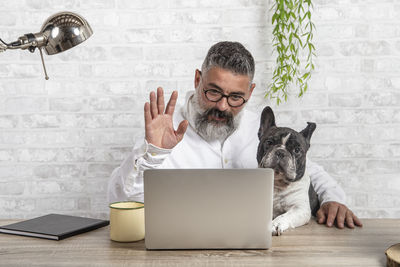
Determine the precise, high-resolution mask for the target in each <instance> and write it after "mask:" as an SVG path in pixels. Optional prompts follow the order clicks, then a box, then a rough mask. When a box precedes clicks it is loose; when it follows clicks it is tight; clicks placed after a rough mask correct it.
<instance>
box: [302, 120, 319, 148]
mask: <svg viewBox="0 0 400 267" xmlns="http://www.w3.org/2000/svg"><path fill="white" fill-rule="evenodd" d="M315 128H317V125H316V124H315V123H314V122H307V127H306V128H305V129H304V130H303V131H301V132H300V133H301V134H302V135H303V136H304V138H305V139H306V140H307V143H308V144H310V139H311V136H312V134H313V132H314V131H315Z"/></svg>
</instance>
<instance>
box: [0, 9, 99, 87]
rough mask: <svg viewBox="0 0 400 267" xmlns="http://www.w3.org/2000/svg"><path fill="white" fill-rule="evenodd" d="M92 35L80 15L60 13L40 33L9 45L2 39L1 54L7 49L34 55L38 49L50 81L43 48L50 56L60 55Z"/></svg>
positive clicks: (50, 18) (23, 37)
mask: <svg viewBox="0 0 400 267" xmlns="http://www.w3.org/2000/svg"><path fill="white" fill-rule="evenodd" d="M92 34H93V30H92V28H90V26H89V24H88V22H87V21H86V20H85V19H84V18H82V17H81V16H80V15H78V14H76V13H72V12H60V13H57V14H55V15H53V16H51V17H49V18H48V19H47V20H46V21H45V23H43V26H42V29H41V30H40V32H38V33H28V34H25V35H23V36H21V37H19V38H18V40H17V41H15V42H12V43H9V44H8V43H6V42H4V41H3V40H1V39H0V52H3V51H5V50H7V49H23V50H25V49H28V50H29V51H30V52H31V53H33V52H35V49H36V48H38V49H39V52H40V57H41V59H42V65H43V70H44V74H45V79H46V80H48V79H49V77H48V76H47V72H46V67H45V65H44V60H43V54H42V48H43V49H44V50H45V51H46V53H47V54H48V55H54V54H58V53H60V52H63V51H65V50H68V49H70V48H71V47H74V46H76V45H78V44H80V43H82V42H83V41H85V40H86V39H88V38H89V37H90V36H91V35H92Z"/></svg>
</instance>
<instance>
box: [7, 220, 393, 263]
mask: <svg viewBox="0 0 400 267" xmlns="http://www.w3.org/2000/svg"><path fill="white" fill-rule="evenodd" d="M13 222H15V221H10V220H0V225H5V224H9V223H13ZM363 224H364V226H363V227H362V228H356V229H354V230H351V229H344V230H339V229H336V228H328V227H326V226H324V225H318V224H317V223H316V222H315V221H311V222H310V223H309V224H308V225H305V226H302V227H299V228H297V229H294V230H290V231H288V232H286V233H284V234H283V235H282V236H279V237H273V239H272V248H271V249H269V250H176V251H147V250H146V249H145V247H144V241H139V242H134V243H118V242H113V241H110V239H109V226H107V227H103V228H101V229H97V230H94V231H91V232H88V233H85V234H81V235H77V236H73V237H70V238H67V239H64V240H61V241H52V240H45V239H39V238H31V237H22V236H15V235H6V234H0V265H2V266H16V265H17V266H32V265H40V266H44V265H48V266H55V265H56V266H65V265H69V266H71V265H79V266H111V265H112V266H121V265H123V266H129V265H139V266H266V265H270V266H329V265H330V266H385V265H386V256H385V250H386V249H387V248H388V247H389V246H391V245H393V244H396V243H400V220H399V219H364V220H363Z"/></svg>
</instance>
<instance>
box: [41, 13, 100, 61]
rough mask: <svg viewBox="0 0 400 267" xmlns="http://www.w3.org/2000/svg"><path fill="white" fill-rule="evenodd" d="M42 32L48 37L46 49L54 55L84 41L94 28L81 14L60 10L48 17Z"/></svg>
mask: <svg viewBox="0 0 400 267" xmlns="http://www.w3.org/2000/svg"><path fill="white" fill-rule="evenodd" d="M41 33H43V34H44V35H45V36H46V39H47V43H46V45H45V46H44V47H43V48H44V50H45V51H46V53H47V54H48V55H54V54H57V53H60V52H63V51H65V50H68V49H70V48H72V47H74V46H76V45H78V44H80V43H82V42H83V41H85V40H86V39H88V38H89V37H90V36H91V35H92V34H93V30H92V28H91V27H90V26H89V24H88V22H87V21H86V20H85V19H84V18H82V17H81V16H80V15H78V14H76V13H72V12H60V13H57V14H55V15H53V16H51V17H50V18H48V19H47V21H46V22H45V23H44V24H43V26H42V29H41Z"/></svg>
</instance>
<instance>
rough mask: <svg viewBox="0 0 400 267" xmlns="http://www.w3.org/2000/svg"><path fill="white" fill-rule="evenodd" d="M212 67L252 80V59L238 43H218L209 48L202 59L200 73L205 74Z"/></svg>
mask: <svg viewBox="0 0 400 267" xmlns="http://www.w3.org/2000/svg"><path fill="white" fill-rule="evenodd" d="M212 67H220V68H222V69H227V70H230V71H232V72H233V73H235V74H241V75H247V76H249V78H250V81H253V78H254V69H255V67H254V59H253V56H252V55H251V54H250V52H249V51H248V50H247V49H246V48H245V47H244V46H243V45H242V44H241V43H238V42H228V41H225V42H219V43H216V44H215V45H213V46H211V48H210V49H209V50H208V53H207V56H206V58H205V59H204V62H203V65H202V66H201V71H202V72H203V73H206V72H207V71H209V70H210V69H211V68H212Z"/></svg>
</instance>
